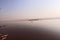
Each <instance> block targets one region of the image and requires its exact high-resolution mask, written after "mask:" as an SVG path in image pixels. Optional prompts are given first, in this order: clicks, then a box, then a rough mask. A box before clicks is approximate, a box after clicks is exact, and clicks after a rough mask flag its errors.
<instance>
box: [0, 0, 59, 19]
mask: <svg viewBox="0 0 60 40" xmlns="http://www.w3.org/2000/svg"><path fill="white" fill-rule="evenodd" d="M50 17H60V0H0V20H6V19H9V20H11V19H26V18H50Z"/></svg>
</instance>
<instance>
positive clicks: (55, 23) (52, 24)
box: [1, 20, 60, 33]
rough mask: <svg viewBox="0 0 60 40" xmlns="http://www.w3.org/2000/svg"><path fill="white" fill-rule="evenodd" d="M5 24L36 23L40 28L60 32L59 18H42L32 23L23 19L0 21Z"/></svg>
mask: <svg viewBox="0 0 60 40" xmlns="http://www.w3.org/2000/svg"><path fill="white" fill-rule="evenodd" d="M3 24H4V25H7V26H15V25H20V24H26V25H37V26H42V28H46V29H50V30H54V31H56V32H58V33H60V20H42V21H35V22H33V23H31V22H28V21H25V22H1V25H3Z"/></svg>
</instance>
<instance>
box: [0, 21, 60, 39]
mask: <svg viewBox="0 0 60 40" xmlns="http://www.w3.org/2000/svg"><path fill="white" fill-rule="evenodd" d="M0 25H1V26H2V25H6V27H5V28H2V30H0V33H2V34H9V38H8V39H9V40H19V38H24V36H25V38H26V40H29V39H30V38H29V37H28V36H31V37H32V35H35V37H34V36H33V37H34V38H36V37H37V39H39V37H41V36H42V39H43V38H44V39H45V38H47V37H48V39H49V38H50V39H51V40H52V39H54V40H55V37H57V38H56V39H57V40H60V39H59V38H60V20H45V21H35V22H33V23H31V22H28V21H26V22H1V23H0ZM24 25H25V26H24ZM27 25H28V26H27ZM32 25H33V26H32ZM31 28H32V29H31ZM37 28H39V29H38V31H37ZM3 29H4V30H3ZM43 30H46V31H43ZM40 33H41V34H40ZM49 33H50V34H49ZM27 34H28V35H27ZM37 34H38V35H40V36H38V35H37ZM47 34H48V35H47ZM53 34H54V35H53ZM43 35H45V36H47V37H44V36H43ZM50 35H51V36H50ZM52 35H53V36H55V37H54V38H53V37H52ZM14 36H15V37H14ZM26 36H27V37H26ZM33 37H32V39H33V40H35V39H34V38H33ZM51 37H52V38H51ZM14 38H16V39H14ZM27 38H28V39H27ZM46 40H47V39H46Z"/></svg>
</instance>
